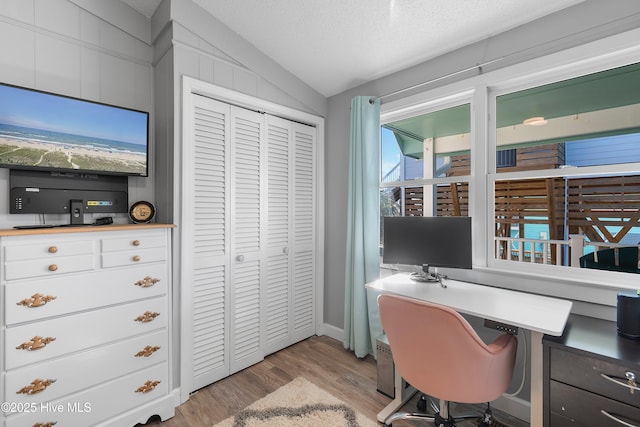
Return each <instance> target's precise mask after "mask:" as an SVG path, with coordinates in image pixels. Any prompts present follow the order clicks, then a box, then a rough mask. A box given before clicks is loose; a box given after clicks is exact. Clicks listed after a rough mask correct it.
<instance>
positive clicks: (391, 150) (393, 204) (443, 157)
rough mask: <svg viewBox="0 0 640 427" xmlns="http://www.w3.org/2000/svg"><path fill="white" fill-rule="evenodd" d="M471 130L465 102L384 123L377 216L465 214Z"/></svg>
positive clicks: (466, 212) (466, 209)
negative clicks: (378, 212)
mask: <svg viewBox="0 0 640 427" xmlns="http://www.w3.org/2000/svg"><path fill="white" fill-rule="evenodd" d="M470 129H471V104H469V103H465V104H461V105H455V106H451V107H448V108H443V109H438V110H435V111H431V112H428V113H425V114H420V115H414V116H412V117H409V118H404V119H401V120H395V121H393V122H388V123H384V124H383V125H382V129H381V135H382V137H381V178H380V216H381V217H385V216H468V215H469V176H470V175H471V161H470V160H471V131H470ZM382 223H383V221H381V224H382ZM380 233H381V234H380V242H381V245H383V242H382V236H383V230H380Z"/></svg>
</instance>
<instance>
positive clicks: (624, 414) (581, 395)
mask: <svg viewBox="0 0 640 427" xmlns="http://www.w3.org/2000/svg"><path fill="white" fill-rule="evenodd" d="M549 393H550V394H549V402H550V411H551V414H552V417H551V420H552V423H551V427H567V426H576V427H578V426H584V427H589V426H598V427H620V426H621V425H640V409H638V408H637V407H634V406H631V405H627V404H625V403H622V402H618V401H616V400H613V399H609V398H606V397H603V396H600V395H598V394H595V393H591V392H588V391H585V390H581V389H579V388H576V387H572V386H570V385H567V384H563V383H560V382H557V381H551V383H550V390H549ZM603 411H605V412H606V413H608V414H610V415H611V416H613V417H616V418H617V419H618V420H622V421H624V422H626V423H628V424H623V423H621V422H619V421H616V420H614V419H612V418H611V417H609V416H607V415H606V414H605V413H604V412H603ZM555 421H558V423H556V422H555Z"/></svg>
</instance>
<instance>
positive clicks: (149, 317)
mask: <svg viewBox="0 0 640 427" xmlns="http://www.w3.org/2000/svg"><path fill="white" fill-rule="evenodd" d="M158 316H160V313H156V312H153V313H152V312H150V311H145V312H144V314H142V315H140V316H138V317H136V318H135V319H133V320H135V321H136V322H142V323H147V322H151V321H152V320H153V319H155V318H156V317H158Z"/></svg>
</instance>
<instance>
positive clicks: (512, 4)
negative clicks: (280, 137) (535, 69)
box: [122, 0, 583, 97]
mask: <svg viewBox="0 0 640 427" xmlns="http://www.w3.org/2000/svg"><path fill="white" fill-rule="evenodd" d="M122 1H123V2H124V3H126V4H128V5H130V6H131V7H132V8H134V9H136V10H137V11H139V12H140V13H142V14H144V15H145V16H147V17H151V16H152V15H153V12H154V11H155V9H156V8H157V7H158V5H159V4H160V2H161V0H122ZM192 1H194V2H195V3H196V4H198V5H199V6H201V7H202V8H203V9H205V10H206V11H207V12H209V13H210V14H212V15H213V16H215V17H216V18H217V19H219V20H220V21H222V22H223V23H224V24H225V25H227V26H228V27H229V28H230V29H231V30H233V31H235V32H236V33H238V34H239V35H240V36H241V37H243V38H244V39H246V40H247V41H248V42H249V43H251V44H252V45H254V46H255V47H257V48H258V49H259V50H261V51H262V52H264V53H265V54H266V55H268V56H269V57H271V58H272V59H273V60H275V61H276V62H277V63H279V64H280V65H281V66H282V67H284V68H285V69H287V70H288V71H289V72H291V73H293V74H294V75H296V76H297V77H298V78H300V79H301V80H303V81H304V82H306V83H307V84H308V85H309V86H311V87H313V88H314V89H315V90H316V91H318V92H319V93H321V94H323V95H324V96H326V97H329V96H332V95H335V94H338V93H340V92H343V91H345V90H348V89H350V88H353V87H356V86H358V85H360V84H363V83H365V82H367V81H370V80H373V79H376V78H379V77H383V76H385V75H388V74H391V73H393V72H396V71H399V70H402V69H405V68H407V67H410V66H412V65H416V64H418V63H420V62H424V61H426V60H428V59H430V58H434V57H437V56H439V55H442V54H444V53H446V52H450V51H452V50H455V49H457V48H460V47H462V46H465V45H468V44H471V43H474V42H477V41H480V40H482V39H485V38H487V37H490V36H492V35H495V34H498V33H501V32H504V31H506V30H509V29H511V28H514V27H517V26H519V25H522V24H525V23H527V22H530V21H533V20H535V19H538V18H541V17H543V16H545V15H549V14H551V13H554V12H557V11H559V10H561V9H564V8H566V7H569V6H572V5H575V4H577V3H580V2H582V1H583V0H490V1H487V0H192Z"/></svg>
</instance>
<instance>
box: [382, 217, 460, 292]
mask: <svg viewBox="0 0 640 427" xmlns="http://www.w3.org/2000/svg"><path fill="white" fill-rule="evenodd" d="M383 238H384V252H383V256H382V262H383V263H384V264H403V265H418V266H422V271H423V273H424V274H418V275H413V276H412V278H414V279H416V280H423V281H440V279H441V278H440V277H438V276H437V274H436V275H433V274H431V273H430V272H429V267H430V266H432V267H449V268H465V269H470V268H471V267H472V262H471V218H470V217H466V216H465V217H462V216H455V217H454V216H434V217H426V216H399V217H385V218H384V237H383Z"/></svg>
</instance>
